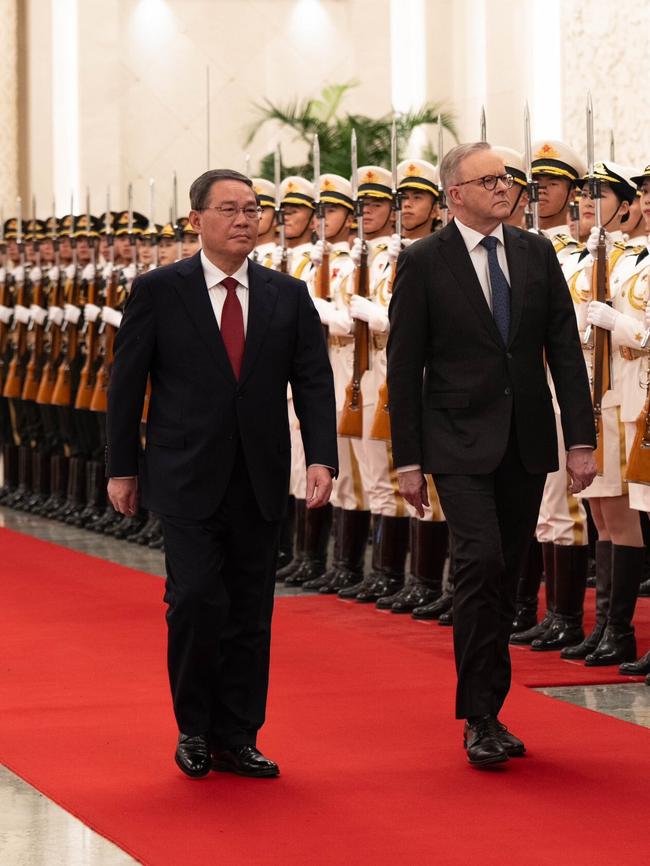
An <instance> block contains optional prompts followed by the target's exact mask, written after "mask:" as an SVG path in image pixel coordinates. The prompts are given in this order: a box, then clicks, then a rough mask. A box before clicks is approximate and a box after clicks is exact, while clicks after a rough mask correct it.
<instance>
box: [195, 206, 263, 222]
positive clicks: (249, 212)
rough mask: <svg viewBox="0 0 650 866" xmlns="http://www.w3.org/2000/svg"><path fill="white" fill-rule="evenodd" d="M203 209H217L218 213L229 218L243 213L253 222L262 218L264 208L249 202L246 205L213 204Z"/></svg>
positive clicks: (232, 218) (231, 218)
mask: <svg viewBox="0 0 650 866" xmlns="http://www.w3.org/2000/svg"><path fill="white" fill-rule="evenodd" d="M202 209H203V210H216V212H217V213H219V214H221V216H222V217H223V218H224V219H227V220H234V219H235V218H236V217H238V216H239V214H240V213H243V214H244V217H245V218H246V219H247V220H250V221H251V222H253V220H258V219H260V218H261V216H262V208H261V207H258V206H256V205H254V204H247V205H246V207H238V206H237V205H234V204H223V205H212V206H211V207H204V208H202Z"/></svg>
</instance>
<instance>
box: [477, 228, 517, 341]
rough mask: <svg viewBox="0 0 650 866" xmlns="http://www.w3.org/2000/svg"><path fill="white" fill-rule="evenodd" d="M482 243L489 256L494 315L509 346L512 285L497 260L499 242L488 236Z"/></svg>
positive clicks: (502, 336) (492, 236) (503, 338)
mask: <svg viewBox="0 0 650 866" xmlns="http://www.w3.org/2000/svg"><path fill="white" fill-rule="evenodd" d="M480 243H481V246H482V247H485V249H486V250H487V254H488V269H489V272H490V288H491V289H492V315H493V317H494V321H495V322H496V326H497V328H498V329H499V333H500V334H501V338H502V340H503V342H504V343H505V344H506V345H507V343H508V331H509V330H510V285H509V284H508V280H506V275H505V274H504V273H503V271H502V270H501V265H500V264H499V259H498V258H497V243H498V240H497V239H496V238H495V237H494V235H488V236H487V237H485V238H483V240H482V241H481V242H480Z"/></svg>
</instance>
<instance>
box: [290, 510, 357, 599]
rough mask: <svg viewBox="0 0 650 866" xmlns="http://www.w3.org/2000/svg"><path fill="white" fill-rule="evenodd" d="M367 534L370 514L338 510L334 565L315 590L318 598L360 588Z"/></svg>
mask: <svg viewBox="0 0 650 866" xmlns="http://www.w3.org/2000/svg"><path fill="white" fill-rule="evenodd" d="M369 531H370V512H369V511H348V510H347V509H341V512H340V514H339V518H338V524H337V531H336V536H335V548H334V563H333V566H332V568H331V569H330V570H329V571H328V572H326V573H325V574H324V575H323V584H322V585H321V586H319V588H318V591H319V593H321V595H334V594H336V593H338V592H339V590H342V589H349V588H350V587H351V586H359V585H360V584H361V583H362V582H363V566H364V562H365V558H366V550H367V548H368V533H369ZM337 541H338V545H339V552H338V553H337ZM325 578H327V580H325ZM305 588H306V587H305Z"/></svg>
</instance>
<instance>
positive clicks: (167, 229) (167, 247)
mask: <svg viewBox="0 0 650 866" xmlns="http://www.w3.org/2000/svg"><path fill="white" fill-rule="evenodd" d="M177 258H178V241H177V239H176V230H175V229H174V226H173V225H172V224H171V223H170V222H169V223H165V225H164V226H163V227H162V228H161V229H160V232H159V233H158V264H159V265H160V266H161V267H162V266H163V265H173V264H174V262H175V261H176V259H177Z"/></svg>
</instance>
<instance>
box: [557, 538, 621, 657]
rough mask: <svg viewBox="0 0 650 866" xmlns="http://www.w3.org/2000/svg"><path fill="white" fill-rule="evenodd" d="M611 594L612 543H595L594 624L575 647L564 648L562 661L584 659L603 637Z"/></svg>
mask: <svg viewBox="0 0 650 866" xmlns="http://www.w3.org/2000/svg"><path fill="white" fill-rule="evenodd" d="M611 593H612V542H611V541H597V542H596V623H595V625H594V627H593V629H592V632H591V634H589V635H587V637H586V638H585V639H584V640H583V641H581V642H580V643H579V644H576V646H567V647H564V649H563V650H562V652H561V653H560V656H561V657H562V658H563V659H573V660H575V659H585V658H586V657H587V656H588V655H589V654H590V653H592V652H593V651H594V650H595V649H596V647H597V646H598V644H599V643H600V639H601V638H602V636H603V632H604V631H605V626H606V625H607V613H608V611H609V597H610V595H611Z"/></svg>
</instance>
